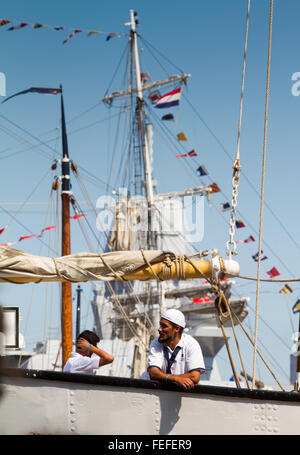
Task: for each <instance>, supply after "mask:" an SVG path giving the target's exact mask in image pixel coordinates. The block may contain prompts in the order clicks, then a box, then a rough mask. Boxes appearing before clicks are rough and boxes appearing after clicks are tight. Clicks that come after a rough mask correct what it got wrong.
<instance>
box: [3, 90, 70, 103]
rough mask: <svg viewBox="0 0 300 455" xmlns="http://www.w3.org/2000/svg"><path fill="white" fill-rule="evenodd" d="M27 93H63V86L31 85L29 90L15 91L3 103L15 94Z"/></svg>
mask: <svg viewBox="0 0 300 455" xmlns="http://www.w3.org/2000/svg"><path fill="white" fill-rule="evenodd" d="M26 93H41V94H45V95H57V94H58V93H61V88H45V87H30V88H28V89H27V90H22V92H18V93H15V94H14V95H11V96H9V97H8V98H5V100H4V101H2V103H6V101H8V100H10V99H11V98H13V97H14V96H18V95H25V94H26Z"/></svg>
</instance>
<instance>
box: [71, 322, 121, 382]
mask: <svg viewBox="0 0 300 455" xmlns="http://www.w3.org/2000/svg"><path fill="white" fill-rule="evenodd" d="M99 341H100V338H99V337H98V335H97V334H96V333H95V332H92V331H90V330H85V331H84V332H82V333H80V335H78V337H77V340H76V352H72V353H71V357H70V358H69V359H68V361H67V362H66V364H65V366H64V368H63V372H64V373H83V374H94V371H95V370H97V369H98V368H99V367H102V366H103V365H106V364H108V363H112V362H113V360H114V357H113V356H112V355H111V354H108V353H107V352H105V351H103V350H102V349H99V348H98V347H97V343H98V342H99ZM92 354H96V355H95V356H92Z"/></svg>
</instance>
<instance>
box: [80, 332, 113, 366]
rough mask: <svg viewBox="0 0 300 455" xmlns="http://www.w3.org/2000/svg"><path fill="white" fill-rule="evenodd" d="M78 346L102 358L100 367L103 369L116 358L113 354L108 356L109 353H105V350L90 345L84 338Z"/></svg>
mask: <svg viewBox="0 0 300 455" xmlns="http://www.w3.org/2000/svg"><path fill="white" fill-rule="evenodd" d="M77 345H78V346H80V347H81V348H83V349H86V350H87V351H89V352H93V353H94V354H96V355H98V356H99V357H100V358H99V367H102V366H103V365H107V364H108V363H112V362H113V360H114V357H113V356H112V355H111V354H108V353H107V352H105V351H103V349H100V348H98V347H97V346H94V345H93V344H90V343H89V342H88V341H87V340H86V339H84V338H80V339H79V340H78V343H77Z"/></svg>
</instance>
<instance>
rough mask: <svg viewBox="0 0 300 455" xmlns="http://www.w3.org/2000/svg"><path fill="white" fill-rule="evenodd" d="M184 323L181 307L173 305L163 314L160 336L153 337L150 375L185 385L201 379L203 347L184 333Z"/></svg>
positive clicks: (143, 376)
mask: <svg viewBox="0 0 300 455" xmlns="http://www.w3.org/2000/svg"><path fill="white" fill-rule="evenodd" d="M185 325H186V324H185V317H184V315H183V313H182V312H181V311H179V310H176V309H170V310H167V311H165V312H164V313H163V314H162V315H161V319H160V325H159V328H158V333H159V336H158V337H157V338H155V339H154V340H153V341H152V343H151V345H150V350H149V355H148V374H149V377H150V379H154V380H162V381H168V382H169V381H171V382H175V383H177V384H179V385H180V386H182V387H183V388H184V389H191V388H193V387H194V386H195V384H198V382H199V381H200V374H202V373H204V372H205V366H204V360H203V355H202V351H201V347H200V345H199V343H198V342H197V341H196V340H195V338H193V337H192V336H191V335H188V334H186V333H183V329H184V328H185ZM149 377H148V378H149ZM142 378H143V379H146V376H145V375H144V374H143V375H142Z"/></svg>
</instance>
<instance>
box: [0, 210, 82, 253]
mask: <svg viewBox="0 0 300 455" xmlns="http://www.w3.org/2000/svg"><path fill="white" fill-rule="evenodd" d="M84 216H86V215H85V214H84V213H81V214H79V215H74V216H70V219H71V220H78V219H79V218H82V217H84ZM4 229H5V228H3V229H0V234H2V232H3V231H4ZM52 229H56V226H55V225H54V226H46V227H44V228H43V229H42V230H41V233H40V234H30V235H22V236H21V237H19V239H18V240H17V241H16V242H7V243H1V244H0V246H11V245H14V244H15V243H17V242H22V241H23V240H28V239H31V238H33V237H37V238H40V237H42V236H43V234H44V232H45V231H50V230H52Z"/></svg>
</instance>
